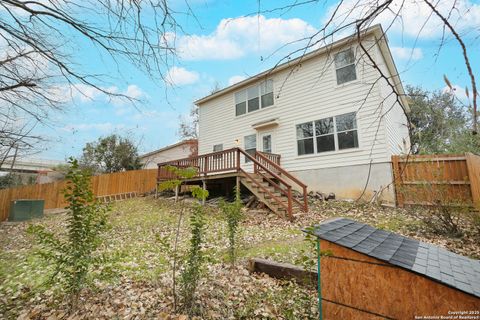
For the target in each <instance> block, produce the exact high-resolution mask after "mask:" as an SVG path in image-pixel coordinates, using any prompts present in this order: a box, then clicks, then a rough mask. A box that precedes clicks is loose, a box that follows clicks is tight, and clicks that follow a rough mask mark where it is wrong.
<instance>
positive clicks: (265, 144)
mask: <svg viewBox="0 0 480 320" xmlns="http://www.w3.org/2000/svg"><path fill="white" fill-rule="evenodd" d="M262 148H263V149H262V151H263V152H266V153H272V135H271V134H265V135H263V136H262Z"/></svg>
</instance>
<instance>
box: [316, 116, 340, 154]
mask: <svg viewBox="0 0 480 320" xmlns="http://www.w3.org/2000/svg"><path fill="white" fill-rule="evenodd" d="M333 131H334V126H333V117H330V118H325V119H321V120H318V121H315V136H316V137H317V152H318V153H320V152H325V151H334V150H335V134H334V132H333Z"/></svg>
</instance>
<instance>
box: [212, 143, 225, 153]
mask: <svg viewBox="0 0 480 320" xmlns="http://www.w3.org/2000/svg"><path fill="white" fill-rule="evenodd" d="M217 151H223V144H222V143H221V144H215V145H213V152H217Z"/></svg>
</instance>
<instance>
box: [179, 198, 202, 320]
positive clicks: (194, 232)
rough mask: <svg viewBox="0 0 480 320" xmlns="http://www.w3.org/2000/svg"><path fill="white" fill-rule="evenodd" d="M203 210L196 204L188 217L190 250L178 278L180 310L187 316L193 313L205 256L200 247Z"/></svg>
mask: <svg viewBox="0 0 480 320" xmlns="http://www.w3.org/2000/svg"><path fill="white" fill-rule="evenodd" d="M205 227H206V219H205V208H204V207H203V206H202V205H200V204H198V203H196V204H194V205H193V209H192V215H191V216H190V228H191V238H190V248H189V251H188V254H187V259H186V261H185V265H184V269H183V270H182V273H181V276H180V285H181V289H180V296H181V302H182V309H183V310H184V311H185V312H187V313H188V314H192V313H194V308H193V307H194V305H195V294H196V291H197V287H198V283H199V281H200V277H201V274H202V269H203V265H204V262H205V256H204V254H203V252H202V246H203V242H204V238H205V229H206V228H205Z"/></svg>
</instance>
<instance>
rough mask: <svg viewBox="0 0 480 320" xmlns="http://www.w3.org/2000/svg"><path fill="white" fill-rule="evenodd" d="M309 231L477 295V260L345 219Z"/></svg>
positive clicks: (479, 284) (479, 277)
mask: <svg viewBox="0 0 480 320" xmlns="http://www.w3.org/2000/svg"><path fill="white" fill-rule="evenodd" d="M313 234H314V235H315V236H317V237H319V238H321V239H324V240H328V241H330V242H333V243H335V244H337V245H341V246H343V247H347V248H350V249H352V250H354V251H357V252H360V253H363V254H366V255H368V256H370V257H374V258H377V259H380V260H383V261H386V262H388V263H390V264H393V265H396V266H399V267H402V268H404V269H407V270H410V271H413V272H415V273H418V274H421V275H423V276H426V277H428V278H431V279H434V280H436V281H439V282H441V283H444V284H446V285H448V286H451V287H453V288H456V289H458V290H461V291H464V292H466V293H469V294H472V295H474V296H477V297H480V261H479V260H475V259H470V258H467V257H464V256H461V255H458V254H455V253H453V252H450V251H448V250H445V249H443V248H439V247H437V246H434V245H431V244H428V243H425V242H421V241H418V240H415V239H410V238H407V237H404V236H401V235H398V234H395V233H392V232H388V231H385V230H380V229H376V228H374V227H371V226H369V225H366V224H363V223H360V222H357V221H354V220H350V219H346V218H336V219H332V220H327V221H325V222H323V223H321V224H320V225H317V226H315V228H314V229H313Z"/></svg>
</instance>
